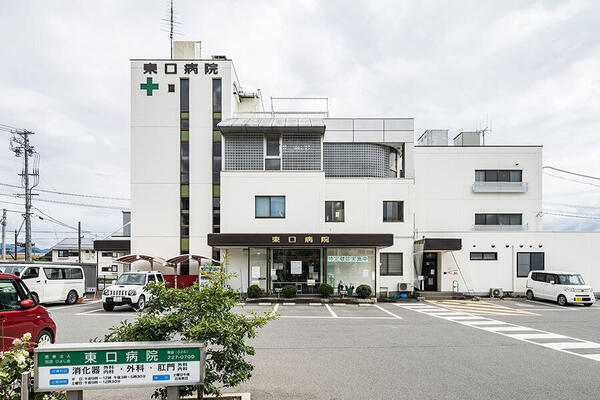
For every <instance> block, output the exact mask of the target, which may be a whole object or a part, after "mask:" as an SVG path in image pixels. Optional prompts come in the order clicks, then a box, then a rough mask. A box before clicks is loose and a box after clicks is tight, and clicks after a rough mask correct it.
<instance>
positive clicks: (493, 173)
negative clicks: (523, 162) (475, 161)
mask: <svg viewBox="0 0 600 400" xmlns="http://www.w3.org/2000/svg"><path fill="white" fill-rule="evenodd" d="M522 181H523V171H522V170H520V169H478V170H475V182H522Z"/></svg>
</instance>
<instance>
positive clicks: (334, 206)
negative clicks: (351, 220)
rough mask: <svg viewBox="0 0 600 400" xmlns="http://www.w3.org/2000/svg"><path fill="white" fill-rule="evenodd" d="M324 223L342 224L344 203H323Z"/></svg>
mask: <svg viewBox="0 0 600 400" xmlns="http://www.w3.org/2000/svg"><path fill="white" fill-rule="evenodd" d="M325 222H344V202H343V201H326V202H325Z"/></svg>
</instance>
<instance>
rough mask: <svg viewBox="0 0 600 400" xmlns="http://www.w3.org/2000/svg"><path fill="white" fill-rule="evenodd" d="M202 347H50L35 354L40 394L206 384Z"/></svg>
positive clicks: (121, 344) (118, 344) (169, 344)
mask: <svg viewBox="0 0 600 400" xmlns="http://www.w3.org/2000/svg"><path fill="white" fill-rule="evenodd" d="M205 357H206V351H205V347H204V345H203V344H200V343H186V342H177V341H173V342H112V343H69V344H49V345H45V346H42V347H38V348H36V349H35V350H34V366H35V370H34V371H35V375H34V376H35V391H36V392H50V391H63V390H67V391H76V390H89V389H118V388H120V387H139V386H185V385H197V384H200V383H202V382H203V381H204V362H205Z"/></svg>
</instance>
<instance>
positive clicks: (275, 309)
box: [273, 303, 279, 313]
mask: <svg viewBox="0 0 600 400" xmlns="http://www.w3.org/2000/svg"><path fill="white" fill-rule="evenodd" d="M278 308H279V303H277V304H275V307H273V312H274V313H276V312H277V309H278Z"/></svg>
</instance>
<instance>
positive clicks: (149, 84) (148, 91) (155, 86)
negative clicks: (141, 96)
mask: <svg viewBox="0 0 600 400" xmlns="http://www.w3.org/2000/svg"><path fill="white" fill-rule="evenodd" d="M140 89H141V90H145V91H146V96H152V91H153V90H158V83H152V78H146V83H141V84H140Z"/></svg>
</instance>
